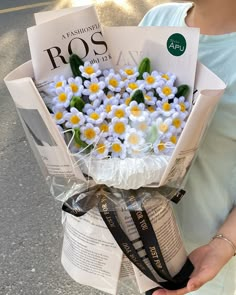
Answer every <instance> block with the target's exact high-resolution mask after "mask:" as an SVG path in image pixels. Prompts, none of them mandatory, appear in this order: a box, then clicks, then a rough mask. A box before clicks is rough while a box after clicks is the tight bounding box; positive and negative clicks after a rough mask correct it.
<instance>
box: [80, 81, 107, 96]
mask: <svg viewBox="0 0 236 295" xmlns="http://www.w3.org/2000/svg"><path fill="white" fill-rule="evenodd" d="M84 86H85V87H86V89H84V90H83V94H84V95H88V96H89V99H90V100H92V101H93V100H95V99H96V98H100V97H102V96H103V95H104V92H103V89H104V88H105V83H104V82H102V81H101V82H99V81H98V79H97V78H92V79H91V81H85V82H84Z"/></svg>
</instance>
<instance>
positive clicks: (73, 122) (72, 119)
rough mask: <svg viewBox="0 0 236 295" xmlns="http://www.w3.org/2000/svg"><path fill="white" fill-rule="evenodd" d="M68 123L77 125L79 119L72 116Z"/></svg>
mask: <svg viewBox="0 0 236 295" xmlns="http://www.w3.org/2000/svg"><path fill="white" fill-rule="evenodd" d="M70 121H71V123H72V124H74V125H75V124H78V123H79V122H80V118H79V117H78V116H76V115H72V116H71V117H70Z"/></svg>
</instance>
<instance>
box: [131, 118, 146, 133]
mask: <svg viewBox="0 0 236 295" xmlns="http://www.w3.org/2000/svg"><path fill="white" fill-rule="evenodd" d="M150 125H151V118H150V117H149V116H147V117H146V118H145V120H144V121H133V122H131V126H132V127H133V128H135V129H136V130H137V131H140V132H142V133H144V134H145V133H147V132H148V129H149V127H150Z"/></svg>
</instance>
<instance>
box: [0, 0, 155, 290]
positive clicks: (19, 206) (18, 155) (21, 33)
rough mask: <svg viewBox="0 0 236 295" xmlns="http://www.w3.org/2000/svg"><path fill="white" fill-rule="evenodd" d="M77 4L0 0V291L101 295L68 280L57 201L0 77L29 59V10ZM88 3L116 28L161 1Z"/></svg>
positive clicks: (130, 22) (132, 22)
mask: <svg viewBox="0 0 236 295" xmlns="http://www.w3.org/2000/svg"><path fill="white" fill-rule="evenodd" d="M49 2H50V3H49ZM71 2H72V3H71ZM81 2H85V1H82V0H77V1H69V0H68V1H67V0H61V1H44V0H38V1H37V0H30V1H29V0H11V1H7V0H1V1H0V62H1V63H0V295H20V294H23V295H38V294H42V295H59V294H64V295H81V294H83V295H92V294H94V295H95V294H100V295H102V294H104V293H101V292H98V291H96V290H95V289H92V288H88V287H85V286H81V285H79V284H77V283H75V282H74V281H72V279H71V278H70V277H69V276H68V275H67V274H66V273H65V271H64V269H63V268H62V266H61V264H60V251H61V243H62V237H63V233H62V227H61V223H60V218H61V209H60V208H61V204H60V203H59V202H57V201H55V200H54V199H53V197H52V196H50V193H49V190H48V187H47V185H46V183H45V181H44V179H43V177H42V175H41V172H40V170H39V168H38V165H37V163H36V160H35V159H34V156H33V154H32V152H31V150H30V147H29V145H28V143H27V141H26V138H25V135H24V131H23V129H22V127H21V123H20V121H19V118H18V115H17V113H16V110H15V106H14V103H13V101H12V99H11V97H10V95H9V93H8V90H7V89H6V87H5V85H4V83H3V81H2V80H3V77H4V76H5V75H6V74H7V73H9V72H10V71H11V70H13V69H14V68H16V67H17V66H19V65H21V64H22V63H24V62H26V61H27V60H29V59H30V52H29V48H28V41H27V35H26V29H27V28H28V27H30V26H32V25H33V24H34V18H33V13H35V12H39V11H42V10H51V9H53V8H55V7H57V8H63V7H68V6H71V5H74V6H75V5H77V4H78V3H81ZM92 2H94V4H95V5H96V7H97V11H98V15H99V18H100V20H101V22H102V23H103V24H104V25H109V26H111V25H113V26H118V25H137V24H138V22H139V21H140V20H141V18H142V16H143V15H144V14H145V12H146V11H147V10H148V9H150V8H151V7H152V6H154V5H155V4H158V3H159V2H161V1H152V0H147V1H142V0H127V1H126V0H119V1H117V0H113V1H109V0H107V1H101V0H100V1H92ZM38 3H40V5H39V6H38ZM26 5H32V6H31V7H27V6H26ZM15 7H18V9H15ZM19 7H20V8H19ZM123 295H132V294H131V293H129V294H125V293H123Z"/></svg>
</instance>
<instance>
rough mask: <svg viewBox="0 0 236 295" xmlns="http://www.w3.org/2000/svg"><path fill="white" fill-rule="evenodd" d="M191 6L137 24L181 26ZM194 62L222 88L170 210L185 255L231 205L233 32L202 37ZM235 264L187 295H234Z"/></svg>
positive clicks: (235, 148) (235, 95) (235, 100)
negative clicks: (181, 194)
mask: <svg viewBox="0 0 236 295" xmlns="http://www.w3.org/2000/svg"><path fill="white" fill-rule="evenodd" d="M191 6H192V4H191V3H181V4H180V3H169V4H163V5H159V6H156V7H154V8H153V9H151V10H150V11H149V12H148V13H147V14H146V15H145V17H144V19H143V20H142V21H141V23H140V25H142V26H186V23H185V17H186V14H187V11H188V10H189V9H190V7H191ZM199 60H200V62H201V63H203V64H204V65H205V66H207V67H208V68H209V69H210V70H211V71H213V72H214V73H215V74H216V75H217V76H218V77H220V78H221V79H222V80H223V81H224V82H225V83H226V85H227V88H226V91H225V94H224V96H223V97H222V99H221V101H220V103H219V106H218V108H217V111H216V114H215V116H214V118H213V120H212V122H211V125H210V127H209V129H208V131H207V135H206V137H205V139H204V142H203V143H202V145H201V148H200V150H199V154H198V157H197V159H196V161H195V163H194V165H193V166H192V168H191V170H190V173H189V177H188V182H187V186H186V191H187V194H186V196H185V197H184V198H183V199H182V201H181V202H180V203H179V204H178V205H177V206H175V207H176V208H175V209H176V211H177V215H178V218H179V220H180V225H181V229H182V232H183V235H184V239H185V242H186V247H187V249H188V250H189V251H191V250H192V249H194V248H196V247H198V246H200V245H203V244H205V243H208V241H209V240H210V239H211V237H212V236H213V235H214V234H215V232H216V231H217V229H218V228H219V226H220V225H221V224H222V223H223V222H224V220H225V219H226V217H227V215H228V214H229V212H230V210H231V209H232V208H233V206H235V203H236V32H235V33H231V34H225V35H214V36H207V35H201V36H200V44H199ZM235 230H236V225H235ZM235 259H236V258H234V259H231V261H230V263H228V264H227V266H226V267H225V268H224V269H223V270H222V271H221V273H220V274H219V275H218V276H217V277H216V279H215V280H213V281H212V282H210V283H208V284H206V285H205V286H204V287H203V288H201V289H200V291H198V292H193V293H191V294H199V295H200V294H201V295H211V294H212V295H213V294H214V295H223V294H224V295H236V262H235Z"/></svg>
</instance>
